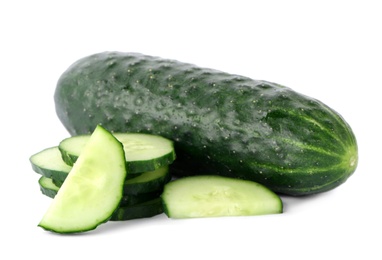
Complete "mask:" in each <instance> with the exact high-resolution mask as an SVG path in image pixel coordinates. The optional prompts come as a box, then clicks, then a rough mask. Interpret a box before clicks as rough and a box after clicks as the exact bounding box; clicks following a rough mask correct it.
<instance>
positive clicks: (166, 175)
mask: <svg viewBox="0 0 382 260" xmlns="http://www.w3.org/2000/svg"><path fill="white" fill-rule="evenodd" d="M170 180H171V174H170V171H169V166H164V167H162V168H159V169H157V170H155V171H149V172H145V173H142V174H141V175H139V176H137V177H135V178H131V179H128V180H126V181H125V183H124V189H123V191H124V194H130V195H136V194H142V193H150V192H156V191H162V190H163V187H164V185H165V184H166V183H168V182H169V181H170Z"/></svg>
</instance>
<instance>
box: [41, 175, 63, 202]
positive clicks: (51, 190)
mask: <svg viewBox="0 0 382 260" xmlns="http://www.w3.org/2000/svg"><path fill="white" fill-rule="evenodd" d="M38 184H39V185H40V190H41V192H42V193H43V194H44V195H46V196H48V197H50V198H54V197H55V196H56V194H57V192H58V190H59V189H60V187H58V186H57V185H56V184H54V183H53V181H52V179H51V178H48V177H45V176H41V177H40V179H39V180H38Z"/></svg>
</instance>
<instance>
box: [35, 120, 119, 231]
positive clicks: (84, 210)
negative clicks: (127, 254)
mask: <svg viewBox="0 0 382 260" xmlns="http://www.w3.org/2000/svg"><path fill="white" fill-rule="evenodd" d="M125 178H126V163H125V156H124V150H123V146H122V144H121V143H120V142H119V141H118V140H117V139H116V138H115V137H114V136H113V135H112V134H111V133H110V132H108V131H107V130H106V129H104V128H103V127H101V126H97V127H96V128H95V130H94V132H93V133H92V135H91V137H90V139H89V141H88V142H87V143H86V146H85V147H84V149H83V151H82V153H81V156H80V157H79V158H78V160H77V162H76V163H75V164H74V166H73V168H72V170H71V171H70V173H69V174H68V176H67V178H66V180H65V182H64V183H63V185H62V186H61V187H60V190H59V191H58V193H57V195H56V196H55V198H54V199H53V201H52V203H51V205H50V207H49V208H48V210H47V212H46V213H45V215H44V216H43V218H42V220H41V221H40V223H39V224H38V225H39V226H40V227H42V228H44V229H46V230H49V231H53V232H57V233H75V232H85V231H89V230H92V229H95V228H96V227H97V226H98V225H100V224H102V223H104V222H106V221H107V220H109V219H110V217H111V216H112V214H113V213H114V212H115V210H116V209H117V208H118V206H119V203H120V201H121V199H122V196H123V184H124V181H125Z"/></svg>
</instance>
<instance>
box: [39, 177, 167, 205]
mask: <svg viewBox="0 0 382 260" xmlns="http://www.w3.org/2000/svg"><path fill="white" fill-rule="evenodd" d="M38 183H39V185H40V190H41V192H42V193H43V194H44V195H46V196H48V197H50V198H54V197H55V196H56V194H57V192H58V190H59V189H60V187H59V186H57V185H56V184H55V183H54V182H53V181H52V179H51V178H48V177H45V176H41V177H40V179H39V180H38ZM162 189H163V187H162ZM162 189H159V190H157V191H153V192H145V193H141V194H136V195H134V194H128V195H124V196H123V197H122V199H121V202H120V204H119V206H120V207H124V206H132V205H136V204H140V203H143V202H146V201H149V200H153V199H155V198H159V196H160V195H161V194H162Z"/></svg>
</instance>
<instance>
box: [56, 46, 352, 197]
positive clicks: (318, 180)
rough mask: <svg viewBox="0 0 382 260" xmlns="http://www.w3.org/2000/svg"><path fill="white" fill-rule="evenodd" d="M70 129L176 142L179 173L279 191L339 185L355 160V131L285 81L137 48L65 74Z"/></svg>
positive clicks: (60, 95)
mask: <svg viewBox="0 0 382 260" xmlns="http://www.w3.org/2000/svg"><path fill="white" fill-rule="evenodd" d="M54 100H55V106H56V111H57V115H58V117H59V118H60V120H61V122H62V123H63V125H64V126H65V127H66V128H67V130H68V131H69V133H70V134H72V135H79V134H85V133H89V132H91V131H92V129H93V128H94V127H95V126H96V125H97V124H102V125H103V126H105V127H107V128H108V129H110V130H112V131H114V132H126V131H128V132H142V133H152V134H157V135H161V136H164V137H166V138H168V139H171V140H173V141H174V144H175V151H176V153H177V160H176V162H175V163H174V164H173V169H174V173H175V174H178V175H181V176H184V175H190V174H219V175H224V176H230V177H235V178H242V179H247V180H253V181H255V182H258V183H261V184H264V185H265V186H267V187H269V188H271V189H272V190H273V191H275V192H279V193H284V194H290V195H305V194H313V193H318V192H323V191H327V190H330V189H333V188H335V187H337V186H338V185H340V184H341V183H343V182H345V181H346V180H347V178H348V177H349V176H350V175H352V174H353V172H354V171H355V169H356V167H357V161H358V151H357V143H356V138H355V136H354V134H353V132H352V130H351V128H350V126H349V125H348V124H347V122H346V121H345V120H344V119H343V118H342V117H341V116H340V115H339V114H338V113H337V112H335V111H334V110H333V109H331V108H329V107H328V106H326V105H325V104H323V103H322V102H320V101H318V100H316V99H313V98H310V97H307V96H305V95H302V94H299V93H296V92H295V91H293V90H292V89H290V88H287V87H284V86H281V85H279V84H275V83H271V82H267V81H261V80H253V79H250V78H247V77H243V76H238V75H231V74H228V73H224V72H221V71H216V70H212V69H206V68H200V67H197V66H195V65H192V64H187V63H181V62H178V61H174V60H166V59H162V58H158V57H151V56H146V55H142V54H138V53H120V52H104V53H98V54H94V55H91V56H88V57H85V58H82V59H80V60H78V61H77V62H75V63H74V64H73V65H71V66H70V67H69V68H68V69H67V70H66V71H65V72H64V73H63V75H62V76H61V77H60V79H59V81H58V83H57V87H56V91H55V95H54Z"/></svg>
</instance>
